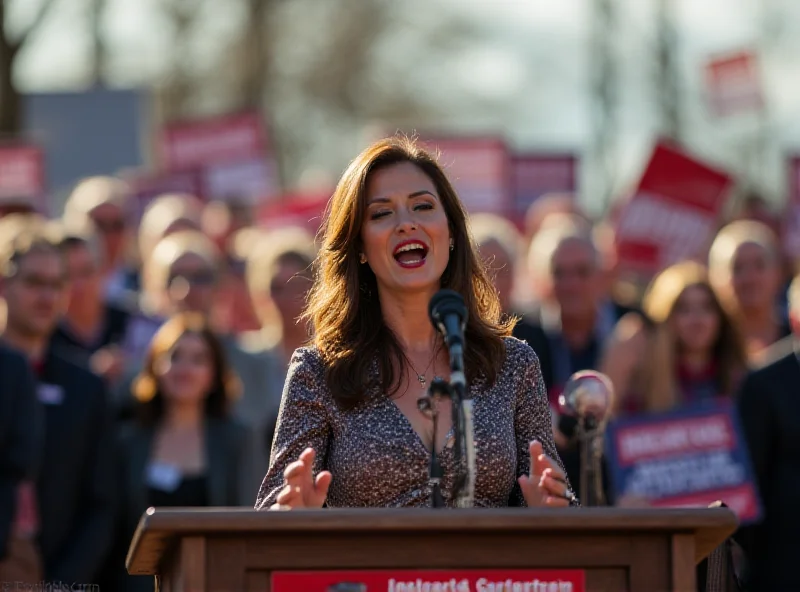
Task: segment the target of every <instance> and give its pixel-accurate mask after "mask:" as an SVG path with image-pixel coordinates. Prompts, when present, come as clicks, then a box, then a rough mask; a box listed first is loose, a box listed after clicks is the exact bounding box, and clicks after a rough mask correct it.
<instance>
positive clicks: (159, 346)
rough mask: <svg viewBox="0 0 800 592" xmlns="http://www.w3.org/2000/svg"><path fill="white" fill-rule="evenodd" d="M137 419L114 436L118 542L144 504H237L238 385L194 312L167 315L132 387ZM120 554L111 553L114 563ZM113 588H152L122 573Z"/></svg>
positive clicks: (126, 537) (242, 454)
mask: <svg viewBox="0 0 800 592" xmlns="http://www.w3.org/2000/svg"><path fill="white" fill-rule="evenodd" d="M133 391H134V394H135V396H136V401H137V406H136V419H135V420H134V421H133V422H132V424H131V425H128V426H125V428H124V429H123V430H122V432H121V437H120V447H119V450H120V458H119V462H118V467H119V471H120V472H119V476H118V479H119V483H120V487H119V493H120V496H121V497H120V506H119V507H120V511H121V514H120V532H119V537H120V547H121V548H125V549H127V545H128V544H129V543H130V540H131V537H132V536H133V533H134V530H135V528H136V525H137V523H138V521H139V519H140V518H141V516H142V513H143V512H144V511H145V510H146V509H147V508H148V507H150V506H158V507H165V506H191V507H198V506H235V505H238V504H239V503H240V501H241V499H242V497H243V492H242V491H241V487H242V485H241V484H242V483H243V482H245V481H246V479H247V477H248V472H249V471H250V465H249V460H248V459H247V456H246V455H247V442H246V440H247V436H246V431H245V429H244V428H243V427H242V426H241V425H239V424H238V423H237V422H236V421H235V420H233V419H231V417H230V409H231V406H232V403H233V401H234V399H235V398H236V396H237V395H238V393H239V384H238V380H237V379H236V377H235V375H234V374H233V373H232V371H231V370H230V369H229V367H228V364H227V362H226V360H225V354H224V351H223V349H222V345H221V344H220V342H219V339H218V338H217V337H216V336H215V335H214V333H213V332H212V331H211V329H210V328H209V327H208V324H207V323H206V321H205V320H204V319H203V318H202V317H201V316H199V315H193V314H191V313H183V314H179V315H177V316H175V317H173V318H172V319H170V320H169V321H167V322H166V323H165V324H164V325H163V326H162V327H161V329H159V331H158V333H157V334H156V336H155V337H154V338H153V341H152V343H151V345H150V348H149V350H148V352H147V357H146V360H145V364H144V368H143V369H142V372H141V374H140V375H139V376H138V377H137V379H136V381H135V382H134V385H133ZM122 559H124V555H122V556H120V555H119V554H117V555H116V561H117V563H118V564H117V567H118V568H120V569H124V568H123V566H122V565H120V564H119V561H120V560H122ZM123 580H124V586H123V584H122V583H121V584H120V587H119V588H117V589H131V590H145V589H150V590H152V589H153V581H152V578H149V577H140V576H136V577H123Z"/></svg>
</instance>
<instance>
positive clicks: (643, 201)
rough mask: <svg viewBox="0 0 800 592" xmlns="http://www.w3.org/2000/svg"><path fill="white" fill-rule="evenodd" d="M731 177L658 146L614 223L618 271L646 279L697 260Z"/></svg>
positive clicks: (677, 151)
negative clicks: (673, 265)
mask: <svg viewBox="0 0 800 592" xmlns="http://www.w3.org/2000/svg"><path fill="white" fill-rule="evenodd" d="M732 182H733V181H732V179H731V177H730V176H729V175H728V174H726V173H724V172H721V171H718V170H715V169H714V168H712V167H710V166H708V165H706V164H704V163H703V162H700V161H699V160H697V159H695V158H693V157H692V156H690V155H688V154H686V153H685V152H682V151H681V150H680V149H678V148H677V147H675V146H671V145H667V144H665V143H659V144H657V145H656V147H655V149H654V151H653V155H652V157H651V159H650V162H649V164H648V165H647V168H646V169H645V172H644V174H643V175H642V179H641V181H640V182H639V185H638V188H637V190H636V191H635V192H634V194H633V196H632V197H631V198H630V200H629V201H628V202H627V203H625V204H624V206H623V207H622V209H621V210H620V212H619V214H618V216H617V220H616V240H617V250H618V257H619V264H620V267H621V268H622V269H623V270H624V271H633V272H636V273H640V274H643V275H646V276H650V275H654V274H656V273H658V272H659V271H660V270H662V269H663V268H665V267H667V266H669V265H671V264H673V263H677V262H678V261H682V260H685V259H696V258H703V257H704V256H705V249H706V248H707V247H708V243H709V241H710V240H711V238H712V236H713V233H714V231H715V229H716V224H717V219H718V218H719V214H720V212H721V210H722V208H723V206H724V204H725V200H726V199H727V197H728V195H729V189H730V187H731V185H732Z"/></svg>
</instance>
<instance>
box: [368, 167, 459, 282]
mask: <svg viewBox="0 0 800 592" xmlns="http://www.w3.org/2000/svg"><path fill="white" fill-rule="evenodd" d="M366 207H367V210H366V213H365V216H364V223H363V225H362V227H361V240H362V242H363V245H364V255H365V256H366V258H367V262H366V265H369V266H370V268H371V269H372V271H373V273H374V274H375V276H376V278H377V281H378V288H379V290H380V292H381V293H383V294H386V293H388V294H391V293H401V292H416V291H431V292H433V291H436V290H437V289H438V288H439V285H440V279H441V277H442V274H443V273H444V270H445V268H446V267H447V262H448V261H449V259H450V227H449V224H448V220H447V214H446V212H445V210H444V204H442V202H441V200H440V198H439V195H438V193H437V191H436V187H435V186H434V184H433V181H431V179H430V178H429V177H428V176H427V175H426V174H425V173H423V172H422V170H420V169H419V168H417V167H416V166H415V165H413V164H411V163H409V162H404V163H400V164H395V165H392V166H388V167H386V168H383V169H379V170H378V171H376V172H374V173H373V174H372V176H371V178H370V179H369V183H368V184H367V206H366ZM456 248H458V245H456ZM462 248H463V247H462Z"/></svg>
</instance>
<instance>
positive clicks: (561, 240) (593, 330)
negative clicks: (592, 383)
mask: <svg viewBox="0 0 800 592" xmlns="http://www.w3.org/2000/svg"><path fill="white" fill-rule="evenodd" d="M528 268H529V271H530V275H531V281H532V282H534V283H535V284H536V285H537V291H538V293H539V295H540V297H539V300H540V301H539V310H538V311H535V312H534V313H533V314H532V315H529V316H528V318H529V319H530V320H531V321H532V325H533V329H534V330H532V331H527V332H526V333H525V334H522V333H520V334H519V337H520V338H524V339H525V340H526V341H527V342H528V344H529V345H530V346H531V347H532V348H533V350H534V351H535V352H536V354H537V355H538V356H539V360H540V361H541V364H542V374H543V376H544V382H545V385H546V387H547V389H548V393H549V400H550V402H551V404H552V405H553V406H554V408H557V402H558V396H559V395H560V394H561V390H562V389H563V387H564V384H565V383H566V382H567V380H568V379H569V377H570V376H572V375H573V374H574V373H575V372H578V371H579V370H594V369H596V365H597V362H598V360H599V356H600V352H601V350H602V346H603V343H604V341H605V339H606V337H607V336H608V335H610V334H611V331H612V330H613V327H614V322H615V319H614V318H613V316H609V315H607V314H602V313H603V312H604V308H603V307H602V303H603V296H604V287H605V285H604V278H603V276H602V273H601V269H600V256H599V253H598V249H597V246H596V245H595V243H594V241H593V237H592V234H591V233H590V232H587V231H586V229H584V228H583V227H581V226H579V225H575V224H572V223H570V222H569V221H567V222H565V223H564V224H560V225H554V226H550V227H547V228H545V229H543V230H542V231H541V232H540V233H539V234H538V235H537V236H536V238H534V240H533V242H532V243H531V246H530V249H529V251H528Z"/></svg>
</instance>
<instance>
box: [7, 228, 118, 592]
mask: <svg viewBox="0 0 800 592" xmlns="http://www.w3.org/2000/svg"><path fill="white" fill-rule="evenodd" d="M4 247H5V248H4V249H3V250H2V254H0V278H1V279H2V296H3V298H4V300H5V303H6V319H5V326H4V329H3V331H2V336H1V338H2V341H3V342H5V343H7V344H9V345H10V346H12V347H14V348H16V349H18V350H20V351H21V352H23V353H24V354H25V355H26V357H27V359H28V361H29V362H30V364H31V365H32V366H33V368H34V369H35V372H36V375H37V379H38V383H37V398H38V402H39V403H40V404H41V406H42V407H43V408H44V409H43V414H44V420H43V421H44V433H43V437H42V438H41V439H40V441H39V442H38V445H39V446H40V449H39V454H40V458H41V465H40V467H39V470H38V472H37V474H36V476H35V485H36V486H35V489H34V490H33V491H32V492H30V493H31V495H32V496H33V497H34V498H35V501H34V502H33V504H32V507H33V508H34V510H35V512H34V513H35V516H34V517H33V518H32V520H31V522H32V528H33V529H35V532H36V539H35V540H36V542H37V544H38V547H39V552H40V553H41V558H42V563H43V571H44V578H45V580H47V581H50V582H64V583H67V585H69V584H71V583H72V582H77V583H82V584H91V583H93V582H94V581H95V580H94V578H95V577H96V575H97V571H98V569H99V568H100V565H101V563H102V561H103V559H104V556H105V553H106V551H107V548H108V544H109V542H110V541H111V536H112V529H113V517H114V496H115V487H114V485H115V484H114V478H113V454H112V450H113V439H112V435H111V423H110V421H109V420H110V414H109V413H108V405H107V396H106V389H105V385H104V383H103V381H102V380H101V379H100V378H99V377H97V376H95V375H94V374H92V373H91V372H90V371H89V370H87V369H85V368H83V367H81V366H80V365H77V364H74V363H72V362H71V361H69V360H67V359H66V358H63V357H61V356H60V355H58V354H57V353H56V352H53V351H52V350H50V349H48V344H49V341H50V337H51V335H52V333H53V331H54V329H55V327H56V323H57V322H58V319H59V317H60V315H61V314H62V312H63V311H62V304H63V302H64V300H65V298H64V296H65V290H66V285H67V268H66V264H65V261H64V257H63V254H62V253H61V251H60V249H59V247H58V245H57V244H56V242H55V241H54V240H53V239H52V238H51V237H50V236H49V235H48V234H47V233H45V232H43V231H39V230H37V229H35V228H32V229H30V230H29V231H28V232H23V233H21V234H20V235H18V236H17V237H16V238H15V239H14V240H13V241H11V242H9V243H6V244H5V245H4Z"/></svg>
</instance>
